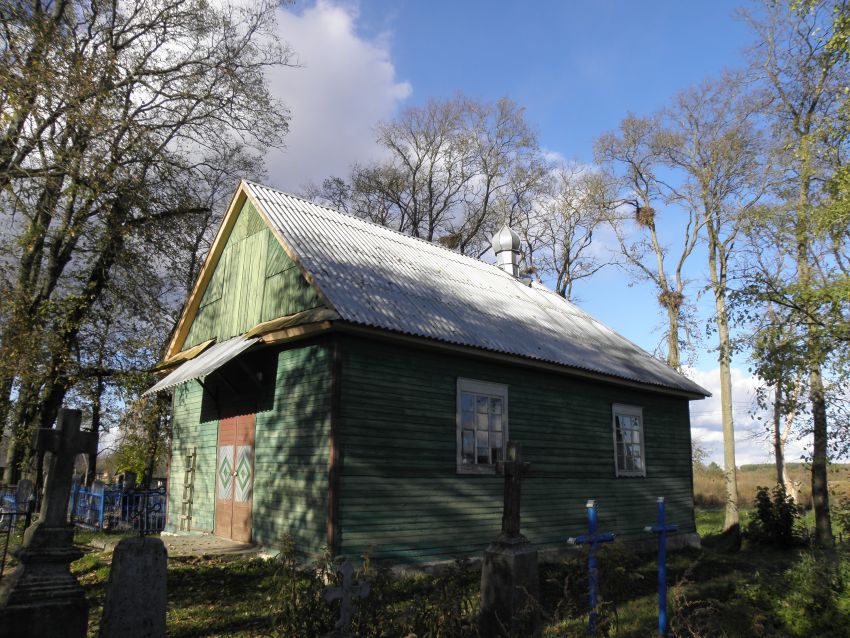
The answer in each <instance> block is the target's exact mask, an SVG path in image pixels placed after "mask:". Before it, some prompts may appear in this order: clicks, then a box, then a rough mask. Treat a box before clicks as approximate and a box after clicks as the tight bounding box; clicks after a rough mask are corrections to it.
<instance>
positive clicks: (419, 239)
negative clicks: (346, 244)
mask: <svg viewBox="0 0 850 638" xmlns="http://www.w3.org/2000/svg"><path fill="white" fill-rule="evenodd" d="M243 181H244V182H245V183H246V184H248V185H250V186H259V187H260V188H265V189H266V190H270V191H274V192H275V193H278V194H279V195H284V196H286V197H291V198H292V199H297V200H298V201H301V202H304V203H305V204H310V205H311V206H316V207H317V208H322V209H324V210H326V211H328V212H331V213H335V214H337V215H340V216H341V217H345V218H348V219H351V220H353V221H357V222H360V223H363V224H366V225H367V226H374V227H375V228H379V229H381V230H384V231H387V232H389V233H391V234H393V235H396V236H397V237H399V238H400V239H402V240H413V241H417V242H420V243H422V244H425V245H426V246H432V247H434V248H436V249H438V250H443V251H445V252H447V253H449V254H450V255H454V256H455V257H461V258H462V259H467V260H469V261H471V262H472V263H474V264H476V265H483V266H486V267H488V268H495V269H496V270H497V271H499V272H500V273H502V274H503V275H506V276H508V277H511V276H510V275H508V273H506V272H505V271H503V270H502V269H501V268H499V267H498V266H496V264H491V263H489V262H486V261H484V260H482V259H481V258H479V257H471V256H470V255H465V254H463V253H461V252H458V251H456V250H452V249H451V248H448V247H446V246H443V245H441V244H437V243H434V242H432V241H428V240H427V239H423V238H422V237H414V236H413V235H406V234H405V233H402V232H401V231H398V230H395V229H394V228H390V227H389V226H384V225H382V224H378V223H376V222H373V221H369V220H368V219H363V218H362V217H357V215H352V214H351V213H344V212H342V211H340V210H337V209H336V208H331V207H330V206H326V205H324V204H319V203H317V202H314V201H312V200H310V199H307V198H306V197H302V196H301V195H295V194H293V193H289V192H287V191H282V190H280V189H279V188H274V187H272V186H266V185H265V184H260V183H259V182H253V181H251V180H247V179H246V180H243ZM511 279H515V277H511ZM519 283H522V282H519Z"/></svg>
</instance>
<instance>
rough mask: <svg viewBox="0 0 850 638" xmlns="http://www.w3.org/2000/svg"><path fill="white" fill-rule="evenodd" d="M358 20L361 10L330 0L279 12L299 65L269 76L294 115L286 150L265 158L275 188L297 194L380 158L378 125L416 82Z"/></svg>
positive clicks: (383, 39)
mask: <svg viewBox="0 0 850 638" xmlns="http://www.w3.org/2000/svg"><path fill="white" fill-rule="evenodd" d="M357 18H358V15H357V11H356V9H354V8H352V7H350V6H345V7H343V6H338V5H335V4H333V3H331V2H328V1H325V0H319V2H317V4H316V5H315V6H314V7H311V8H309V9H306V10H304V11H302V12H300V13H295V12H292V11H286V10H283V9H281V10H280V11H279V12H278V29H279V33H280V37H281V39H282V40H283V41H284V42H286V43H287V44H288V45H289V46H290V47H291V48H292V49H293V50H294V51H295V53H296V57H297V61H298V62H299V63H300V64H301V67H300V68H294V69H293V68H282V69H277V70H275V71H274V72H273V73H271V74H270V75H269V83H270V86H271V88H272V91H273V92H274V94H275V95H277V96H278V97H279V98H280V99H282V100H283V101H284V103H285V104H286V105H287V106H288V107H289V109H290V114H291V116H292V119H291V121H290V131H289V134H288V135H287V136H286V140H285V142H286V147H287V148H286V149H284V150H283V151H277V150H274V151H272V152H270V153H269V154H268V156H267V157H266V164H267V167H268V174H269V181H270V182H271V184H273V185H274V186H277V187H279V188H283V189H286V190H295V191H297V190H299V188H300V187H301V186H302V185H303V184H304V183H305V182H307V181H311V180H312V181H321V180H322V179H323V178H324V177H327V176H329V175H341V176H345V175H346V174H347V173H348V169H349V167H350V165H351V164H352V163H353V162H355V161H366V160H368V159H370V158H373V157H375V156H376V155H377V154H378V152H379V151H378V147H377V145H376V144H375V142H374V137H375V135H374V126H375V124H377V123H378V122H379V121H380V120H382V119H386V118H388V117H391V116H392V115H393V113H394V112H395V110H396V109H397V107H398V105H399V103H400V102H402V101H403V100H404V99H406V98H407V97H408V96H409V95H410V93H411V86H410V84H409V83H408V82H399V81H398V80H397V79H396V77H395V67H394V65H393V63H392V60H391V59H390V52H389V47H388V37H387V36H381V37H379V38H377V39H375V40H372V41H370V40H366V39H364V38H362V37H360V36H359V35H358V34H357V30H356V22H357Z"/></svg>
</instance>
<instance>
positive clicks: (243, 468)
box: [235, 445, 253, 503]
mask: <svg viewBox="0 0 850 638" xmlns="http://www.w3.org/2000/svg"><path fill="white" fill-rule="evenodd" d="M252 453H253V446H251V445H240V446H238V447H237V448H236V496H235V500H236V501H237V502H239V503H246V502H248V501H249V500H251V487H252V481H251V473H252V468H251V465H252V460H253V459H252V458H251V457H252V455H253V454H252Z"/></svg>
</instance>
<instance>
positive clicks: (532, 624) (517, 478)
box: [479, 441, 540, 636]
mask: <svg viewBox="0 0 850 638" xmlns="http://www.w3.org/2000/svg"><path fill="white" fill-rule="evenodd" d="M496 469H497V471H498V472H499V473H500V474H503V475H504V477H505V494H504V509H503V513H502V532H501V534H499V536H498V537H497V538H496V540H494V541H493V542H492V543H491V544H490V546H489V547H488V548H487V549H486V550H485V551H484V562H483V564H482V565H481V615H480V618H479V633H480V635H481V636H504V635H508V634H510V635H525V636H539V635H540V619H539V607H538V605H537V599H538V597H539V589H540V583H539V577H538V573H537V550H536V549H533V548H532V547H531V545H530V544H529V542H528V539H527V538H526V537H525V536H523V535H522V534H521V533H520V496H521V493H522V478H523V476H524V475H526V474H527V473H528V471H529V469H530V464H529V463H524V462H523V460H522V446H521V445H520V444H519V443H516V442H513V441H511V442H510V443H508V456H507V460H506V461H504V462H500V463H498V464H497V465H496Z"/></svg>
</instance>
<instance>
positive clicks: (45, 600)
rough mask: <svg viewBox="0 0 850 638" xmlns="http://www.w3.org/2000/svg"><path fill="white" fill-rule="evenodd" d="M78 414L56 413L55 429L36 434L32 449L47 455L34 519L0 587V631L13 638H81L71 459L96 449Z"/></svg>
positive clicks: (83, 604) (84, 606)
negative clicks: (71, 519)
mask: <svg viewBox="0 0 850 638" xmlns="http://www.w3.org/2000/svg"><path fill="white" fill-rule="evenodd" d="M80 421H81V413H80V411H79V410H66V409H62V410H59V415H58V417H57V419H56V428H55V429H53V428H42V429H40V430H38V431H37V432H36V436H35V446H34V447H35V449H36V450H37V451H39V452H44V451H46V452H50V453H51V455H50V462H49V464H48V466H47V472H48V475H47V481H46V483H45V490H44V499H43V501H42V504H41V511H40V513H39V518H38V520H37V521H36V522H35V523H33V524H32V525H30V526H29V527H28V528H27V531H26V532H25V533H24V541H23V543H22V545H21V547H20V549H18V550H17V551H16V552H15V555H16V557H17V558H18V561H19V562H20V564H19V565H18V568H17V569H16V570H15V571H14V572H13V573H12V574H11V575H9V576H7V577H6V578H4V579H3V581H2V582H0V627H2V629H3V631H4V635H9V636H16V638H83V637H84V636H85V635H86V628H87V626H88V615H89V604H88V601H87V600H86V597H85V593H84V592H83V588H82V587H81V586H80V584H79V583H78V582H77V579H76V578H74V576H73V575H72V574H71V571H70V564H71V562H72V561H74V560H76V559H77V558H79V557H80V556H82V552H81V551H79V550H78V549H76V548H75V547H74V526H73V525H72V524H69V523H68V499H69V497H70V494H71V481H72V478H73V475H74V460H75V459H76V457H77V455H78V454H80V453H82V452H90V451H92V450H97V436H96V435H95V434H93V433H92V432H80Z"/></svg>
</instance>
